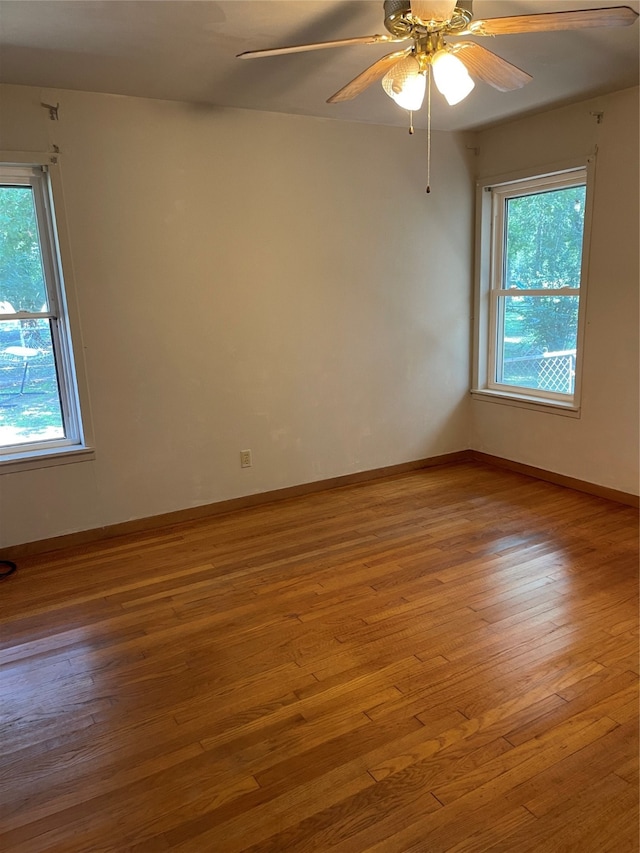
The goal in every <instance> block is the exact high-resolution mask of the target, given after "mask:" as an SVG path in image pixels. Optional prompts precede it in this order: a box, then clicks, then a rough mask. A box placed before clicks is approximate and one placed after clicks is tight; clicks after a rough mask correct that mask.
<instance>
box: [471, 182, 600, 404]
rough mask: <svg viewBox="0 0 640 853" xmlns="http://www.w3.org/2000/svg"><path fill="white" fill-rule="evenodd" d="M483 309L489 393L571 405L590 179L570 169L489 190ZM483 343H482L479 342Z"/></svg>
mask: <svg viewBox="0 0 640 853" xmlns="http://www.w3.org/2000/svg"><path fill="white" fill-rule="evenodd" d="M486 191H488V192H489V193H490V203H489V205H486V214H487V215H485V223H484V224H485V227H486V225H487V220H488V221H490V223H491V235H490V240H489V241H488V245H489V247H490V248H489V251H490V262H489V264H485V268H486V269H487V275H486V276H485V279H486V280H485V281H484V282H483V284H484V287H483V298H484V300H485V302H484V305H483V307H481V314H482V318H483V319H482V321H483V322H484V323H485V326H486V329H485V330H484V333H483V334H481V335H480V337H479V339H480V341H481V342H482V341H483V342H484V345H486V355H485V357H484V358H485V363H486V376H485V377H484V382H483V383H480V388H481V389H482V388H483V387H484V388H485V389H486V390H488V391H490V392H499V393H502V394H504V395H507V396H521V397H526V398H529V399H537V400H540V401H542V402H547V403H551V404H554V403H555V404H558V403H560V404H565V405H573V404H574V403H575V402H576V399H577V377H578V375H579V366H580V340H581V336H580V331H581V328H580V326H581V323H580V319H581V312H580V297H581V284H582V277H583V273H584V263H583V257H584V245H585V210H586V204H587V174H586V170H585V169H575V170H572V171H570V172H565V173H562V174H558V175H550V176H544V177H537V178H530V179H527V180H523V181H515V182H509V183H505V184H501V185H498V186H492V187H488V188H486ZM481 345H483V344H481Z"/></svg>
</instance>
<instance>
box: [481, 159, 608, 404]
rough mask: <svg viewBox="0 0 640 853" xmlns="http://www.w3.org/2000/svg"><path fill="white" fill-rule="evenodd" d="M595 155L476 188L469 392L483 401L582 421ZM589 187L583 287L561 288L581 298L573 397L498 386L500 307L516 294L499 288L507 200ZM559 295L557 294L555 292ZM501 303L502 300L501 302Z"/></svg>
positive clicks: (503, 177)
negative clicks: (576, 187)
mask: <svg viewBox="0 0 640 853" xmlns="http://www.w3.org/2000/svg"><path fill="white" fill-rule="evenodd" d="M594 171H595V155H591V156H589V157H587V158H585V159H584V160H582V161H581V162H576V161H572V162H570V163H563V164H556V165H555V166H553V167H548V168H544V169H540V168H538V169H535V170H533V169H531V170H527V171H523V172H519V173H511V174H509V175H501V176H492V177H487V178H484V179H482V180H480V181H478V183H477V185H476V188H477V193H476V270H475V280H476V287H475V305H474V317H475V320H474V360H473V369H472V386H471V393H472V395H473V396H475V397H478V398H480V399H485V400H490V401H493V402H498V403H503V404H507V405H517V406H520V407H524V408H531V409H536V410H540V411H549V412H556V413H558V414H566V415H570V416H573V417H579V415H580V404H581V390H582V362H583V355H584V337H585V335H584V329H585V312H586V301H587V300H586V291H587V283H588V261H589V247H590V236H591V219H592V207H593V186H594ZM583 185H584V186H585V188H586V194H585V212H584V229H583V239H582V257H581V266H580V286H579V287H577V288H573V287H572V288H568V287H567V288H559V289H558V290H557V293H558V294H559V295H565V296H573V297H575V296H578V297H579V307H578V329H577V338H576V357H575V381H574V391H573V394H563V393H561V392H554V391H546V390H544V389H537V388H527V387H526V386H517V385H510V384H509V385H508V384H505V383H501V382H498V381H497V376H498V373H497V368H498V365H499V363H500V358H501V354H500V353H501V346H502V344H503V342H504V340H503V337H501V338H500V340H498V332H499V328H500V327H499V317H498V313H499V310H500V308H499V306H500V303H501V301H502V302H504V298H505V297H508V296H509V295H513V292H512V290H510V289H508V288H507V289H505V288H503V287H501V286H500V285H501V284H502V276H503V270H504V264H503V255H504V245H505V230H504V226H505V220H506V217H505V214H504V211H505V209H506V204H507V201H508V200H509V199H510V198H514V197H521V196H523V195H534V194H537V193H543V192H545V191H550V190H554V189H564V188H569V187H572V186H583ZM554 292H556V291H554ZM517 293H518V295H522V293H527V294H529V295H532V296H535V295H545V296H548V295H550V291H549V290H548V289H545V291H544V294H543V293H542V291H538V290H536V289H534V290H532V291H531V292H530V291H529V290H528V289H527V290H526V291H521V290H518V291H517ZM501 298H502V299H501Z"/></svg>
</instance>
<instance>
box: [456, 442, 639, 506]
mask: <svg viewBox="0 0 640 853" xmlns="http://www.w3.org/2000/svg"><path fill="white" fill-rule="evenodd" d="M469 457H470V458H471V459H472V460H473V461H475V462H484V463H486V464H487V465H494V466H495V467H497V468H506V469H507V470H508V471H515V472H516V473H518V474H526V475H527V476H528V477H535V478H536V479H537V480H545V481H546V482H547V483H554V484H555V485H556V486H564V487H565V488H567V489H575V490H576V491H578V492H586V493H587V494H589V495H595V496H596V497H598V498H605V499H606V500H609V501H616V502H617V503H621V504H626V505H627V506H633V507H638V506H640V498H639V497H638V495H634V494H631V493H629V492H621V491H618V489H610V488H608V487H607V486H598V485H596V484H595V483H589V482H587V481H586V480H578V479H576V478H575V477H567V476H565V475H564V474H556V473H555V472H554V471H547V470H545V469H544V468H535V467H534V466H532V465H524V464H523V463H522V462H513V461H512V460H510V459H503V458H502V457H501V456H491V455H490V454H489V453H481V452H480V451H478V450H470V451H469Z"/></svg>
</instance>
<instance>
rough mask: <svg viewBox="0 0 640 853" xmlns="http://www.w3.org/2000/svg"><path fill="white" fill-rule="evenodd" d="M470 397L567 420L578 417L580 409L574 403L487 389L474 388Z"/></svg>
mask: <svg viewBox="0 0 640 853" xmlns="http://www.w3.org/2000/svg"><path fill="white" fill-rule="evenodd" d="M471 396H472V397H475V398H476V399H478V400H483V401H485V402H488V403H498V404H501V405H505V406H515V407H516V408H520V409H529V410H530V411H534V412H546V413H547V414H553V415H563V416H564V417H568V418H579V417H580V409H579V407H578V406H576V405H575V403H564V402H562V401H561V400H557V401H556V400H549V399H547V398H543V397H536V396H534V395H531V396H528V395H525V394H518V395H516V394H508V393H506V392H504V391H493V390H490V389H488V388H474V389H472V390H471Z"/></svg>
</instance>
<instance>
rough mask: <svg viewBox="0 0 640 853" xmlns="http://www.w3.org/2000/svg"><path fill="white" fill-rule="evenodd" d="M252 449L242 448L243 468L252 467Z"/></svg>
mask: <svg viewBox="0 0 640 853" xmlns="http://www.w3.org/2000/svg"><path fill="white" fill-rule="evenodd" d="M252 464H253V463H252V462H251V451H250V450H241V451H240V467H241V468H251V465H252Z"/></svg>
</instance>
